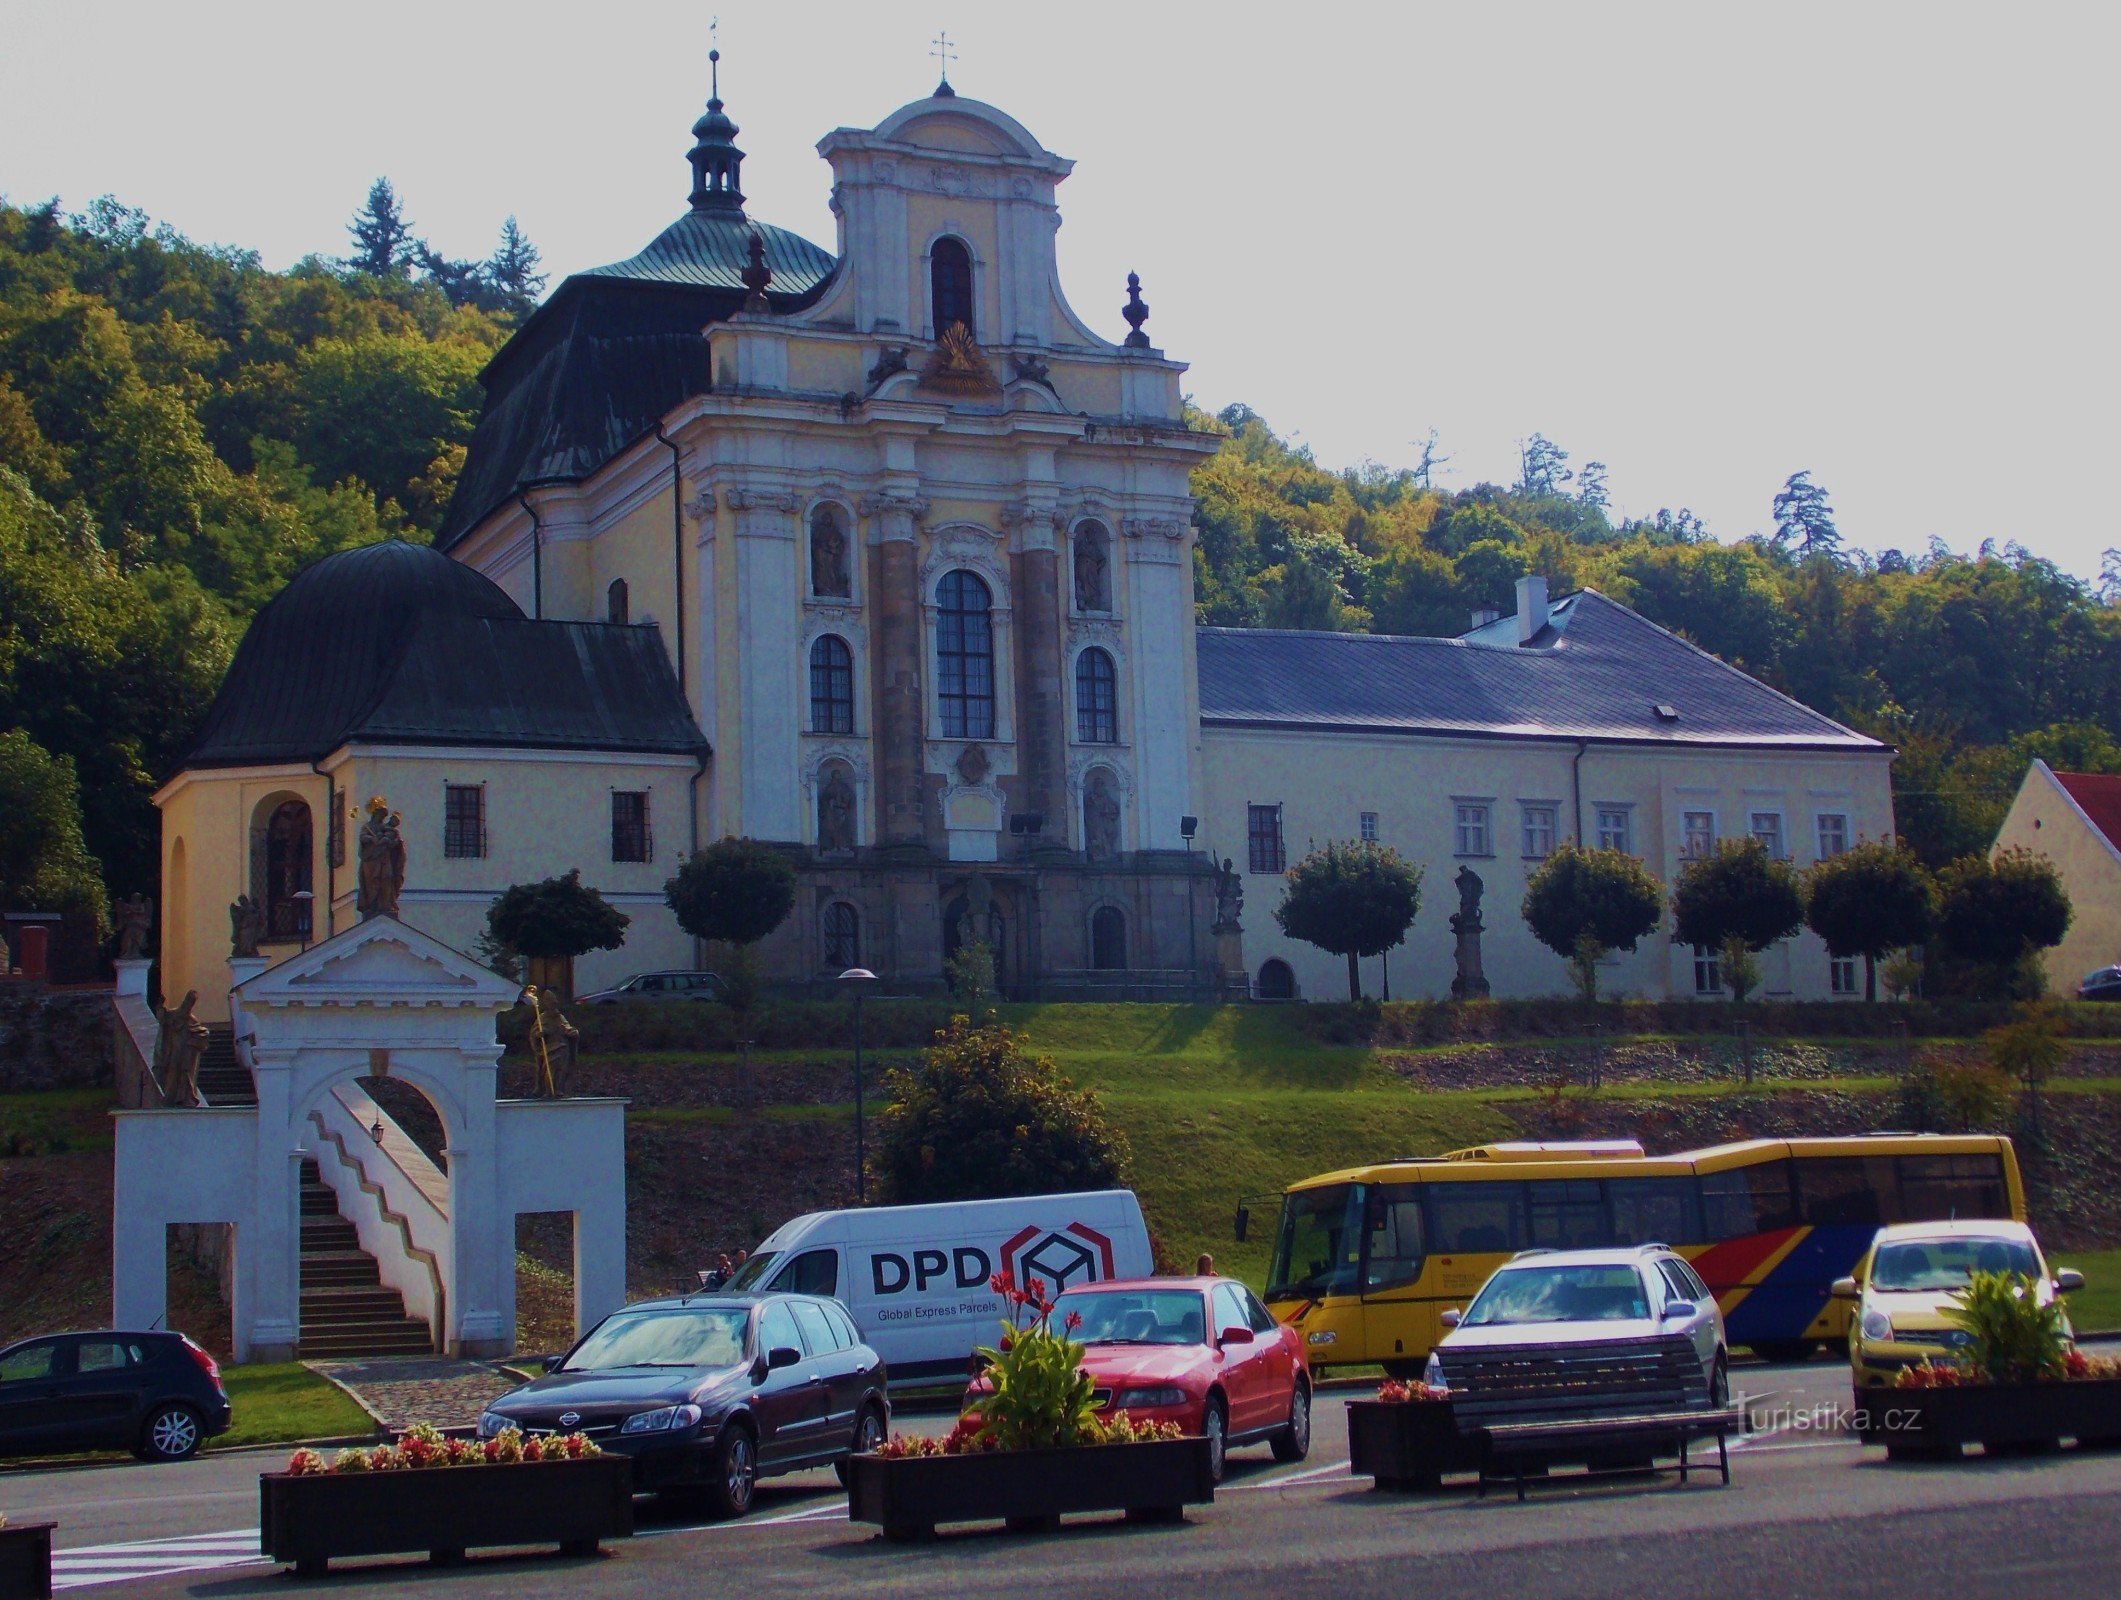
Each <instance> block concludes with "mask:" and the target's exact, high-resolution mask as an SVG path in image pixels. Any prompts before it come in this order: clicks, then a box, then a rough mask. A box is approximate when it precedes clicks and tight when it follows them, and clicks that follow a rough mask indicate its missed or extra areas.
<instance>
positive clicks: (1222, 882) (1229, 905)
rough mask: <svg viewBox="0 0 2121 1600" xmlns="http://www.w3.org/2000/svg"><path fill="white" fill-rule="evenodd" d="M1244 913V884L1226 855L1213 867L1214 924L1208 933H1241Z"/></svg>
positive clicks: (1243, 928) (1243, 929)
mask: <svg viewBox="0 0 2121 1600" xmlns="http://www.w3.org/2000/svg"><path fill="white" fill-rule="evenodd" d="M1244 913H1245V884H1244V880H1243V879H1242V878H1240V877H1239V876H1238V875H1237V869H1236V868H1235V867H1234V866H1233V865H1231V862H1230V858H1229V857H1228V856H1224V857H1223V864H1222V865H1221V866H1220V867H1218V868H1216V869H1215V925H1214V926H1213V927H1211V928H1210V929H1209V930H1208V931H1209V932H1210V933H1243V932H1244V931H1245V925H1244V922H1243V921H1242V918H1243V917H1244Z"/></svg>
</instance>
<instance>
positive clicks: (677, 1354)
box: [560, 1306, 751, 1372]
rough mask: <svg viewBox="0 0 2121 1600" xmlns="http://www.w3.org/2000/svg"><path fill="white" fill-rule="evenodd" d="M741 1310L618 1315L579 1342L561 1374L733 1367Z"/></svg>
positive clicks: (743, 1317)
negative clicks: (636, 1369) (645, 1368)
mask: <svg viewBox="0 0 2121 1600" xmlns="http://www.w3.org/2000/svg"><path fill="white" fill-rule="evenodd" d="M750 1315H751V1313H750V1312H749V1311H748V1310H747V1309H745V1308H744V1307H742V1306H703V1307H700V1308H699V1309H697V1310H694V1309H692V1308H690V1307H687V1308H684V1309H673V1310H669V1311H635V1312H625V1311H622V1312H620V1313H619V1314H618V1315H617V1316H614V1317H612V1318H610V1319H609V1320H608V1321H606V1322H605V1323H604V1324H603V1325H602V1326H601V1327H599V1328H598V1329H597V1331H596V1332H594V1333H592V1334H591V1335H590V1336H589V1337H588V1338H586V1339H584V1340H583V1341H582V1343H581V1347H580V1348H579V1349H577V1350H576V1351H575V1352H574V1354H572V1355H571V1356H569V1357H568V1358H567V1361H566V1364H565V1365H564V1366H562V1367H561V1368H560V1370H561V1371H562V1372H604V1371H608V1370H610V1369H611V1368H613V1367H733V1366H735V1365H737V1364H738V1363H739V1362H741V1361H742V1360H743V1359H744V1324H745V1322H746V1321H748V1320H749V1318H750Z"/></svg>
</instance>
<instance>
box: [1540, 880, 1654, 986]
mask: <svg viewBox="0 0 2121 1600" xmlns="http://www.w3.org/2000/svg"><path fill="white" fill-rule="evenodd" d="M1663 916H1664V891H1663V890H1662V889H1660V888H1659V887H1658V886H1657V880H1656V879H1655V878H1653V877H1651V876H1650V869H1649V868H1648V867H1645V866H1644V865H1643V864H1642V863H1641V862H1640V861H1638V860H1636V859H1635V857H1633V856H1631V855H1629V854H1628V853H1627V851H1625V850H1586V849H1584V848H1583V847H1582V846H1580V845H1575V844H1564V845H1562V846H1560V847H1559V848H1557V849H1556V850H1555V851H1554V853H1553V854H1552V855H1550V856H1548V857H1547V858H1546V860H1544V861H1542V862H1541V863H1540V864H1539V868H1538V870H1537V871H1535V872H1534V873H1533V874H1532V876H1531V877H1530V878H1528V879H1526V880H1525V888H1524V920H1525V923H1526V925H1527V926H1529V927H1530V928H1531V930H1532V935H1533V937H1534V938H1536V939H1537V940H1538V941H1539V942H1540V943H1541V944H1543V945H1545V946H1546V947H1547V948H1548V949H1549V950H1551V951H1553V952H1554V953H1555V954H1556V955H1558V956H1560V957H1561V958H1562V959H1563V960H1564V961H1566V962H1568V963H1569V965H1570V968H1571V970H1572V971H1573V973H1574V975H1575V978H1576V988H1577V992H1578V993H1580V994H1581V995H1582V996H1583V998H1584V999H1585V1000H1586V1001H1591V1000H1596V999H1597V998H1598V963H1599V962H1600V961H1601V960H1603V959H1604V958H1605V954H1606V952H1607V951H1608V950H1632V949H1634V948H1635V946H1636V945H1637V944H1639V943H1640V942H1641V941H1642V939H1643V937H1644V936H1645V935H1647V934H1649V933H1652V932H1654V931H1655V929H1656V927H1657V924H1658V923H1659V921H1661V920H1662V919H1663Z"/></svg>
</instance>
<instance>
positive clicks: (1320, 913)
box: [1274, 840, 1421, 1000]
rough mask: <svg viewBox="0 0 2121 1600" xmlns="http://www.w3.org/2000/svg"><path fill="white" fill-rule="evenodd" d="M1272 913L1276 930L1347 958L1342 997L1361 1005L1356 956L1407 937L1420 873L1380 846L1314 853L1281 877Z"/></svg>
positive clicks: (1351, 845)
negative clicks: (1278, 900) (1285, 878)
mask: <svg viewBox="0 0 2121 1600" xmlns="http://www.w3.org/2000/svg"><path fill="white" fill-rule="evenodd" d="M1288 885H1289V886H1288V888H1287V889H1286V890H1284V891H1283V893H1282V897H1281V904H1280V905H1278V906H1276V907H1275V908H1274V920H1275V921H1276V922H1277V923H1279V924H1280V925H1281V931H1282V932H1283V933H1286V934H1287V935H1288V936H1289V937H1290V938H1292V939H1301V940H1303V942H1304V943H1305V944H1315V945H1317V946H1318V948H1319V949H1321V950H1324V951H1327V952H1329V953H1331V954H1333V955H1336V956H1346V957H1347V958H1348V998H1349V999H1350V1000H1360V999H1361V998H1362V973H1361V971H1360V969H1359V968H1358V967H1357V966H1356V963H1357V962H1358V961H1359V960H1361V959H1362V958H1363V957H1364V956H1379V955H1383V954H1384V953H1385V952H1386V951H1387V950H1389V949H1391V948H1392V947H1393V946H1394V945H1396V944H1398V943H1399V942H1400V941H1401V940H1403V939H1405V938H1406V936H1407V929H1409V928H1411V927H1412V926H1413V925H1414V917H1415V915H1416V913H1418V912H1419V911H1420V910H1421V868H1419V867H1417V866H1415V865H1414V864H1413V863H1412V862H1411V861H1408V860H1407V859H1406V858H1405V857H1404V856H1402V855H1401V854H1400V853H1399V852H1398V851H1397V850H1394V849H1392V848H1390V847H1389V846H1387V845H1381V844H1375V843H1371V842H1368V841H1362V840H1351V841H1349V842H1347V843H1344V844H1342V843H1336V844H1329V845H1327V846H1326V847H1325V848H1324V849H1323V850H1314V851H1312V852H1311V853H1310V854H1309V855H1307V856H1305V857H1304V858H1303V860H1301V861H1299V862H1298V863H1297V864H1296V865H1295V866H1293V867H1291V868H1290V869H1289V872H1288Z"/></svg>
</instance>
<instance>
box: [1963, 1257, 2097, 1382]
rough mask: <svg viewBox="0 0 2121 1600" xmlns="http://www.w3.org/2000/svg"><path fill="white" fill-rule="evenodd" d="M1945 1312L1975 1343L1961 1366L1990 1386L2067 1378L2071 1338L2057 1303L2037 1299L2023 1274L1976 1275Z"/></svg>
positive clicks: (2032, 1284)
mask: <svg viewBox="0 0 2121 1600" xmlns="http://www.w3.org/2000/svg"><path fill="white" fill-rule="evenodd" d="M1952 1299H1953V1301H1955V1302H1956V1303H1955V1304H1952V1305H1948V1306H1946V1307H1945V1308H1944V1310H1943V1313H1942V1315H1943V1317H1944V1320H1945V1321H1946V1322H1949V1323H1950V1324H1951V1325H1952V1326H1953V1327H1955V1328H1958V1329H1960V1330H1962V1331H1963V1332H1965V1333H1966V1334H1968V1335H1969V1336H1970V1337H1971V1338H1972V1340H1973V1342H1972V1343H1971V1344H1970V1345H1968V1346H1967V1347H1966V1350H1965V1351H1964V1353H1963V1355H1962V1356H1961V1364H1962V1365H1964V1366H1966V1367H1968V1368H1970V1369H1971V1370H1972V1371H1974V1372H1975V1373H1977V1374H1979V1375H1981V1376H1984V1377H1986V1378H1987V1380H1988V1381H1989V1382H1990V1383H2035V1382H2039V1381H2042V1380H2045V1379H2056V1378H2062V1377H2065V1376H2067V1373H2068V1356H2069V1335H2068V1333H2067V1331H2066V1329H2067V1324H2066V1323H2065V1322H2064V1321H2063V1317H2062V1307H2061V1304H2060V1303H2059V1302H2058V1301H2055V1300H2052V1299H2050V1300H2047V1301H2045V1302H2043V1301H2042V1300H2041V1298H2040V1292H2039V1287H2038V1285H2036V1284H2035V1283H2034V1282H2033V1280H2032V1279H2031V1278H2028V1277H2027V1276H2025V1274H2024V1273H2022V1272H1976V1273H1974V1274H1972V1275H1971V1276H1970V1277H1969V1278H1968V1279H1967V1283H1966V1287H1965V1288H1964V1289H1960V1290H1956V1291H1954V1293H1953V1295H1952Z"/></svg>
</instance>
